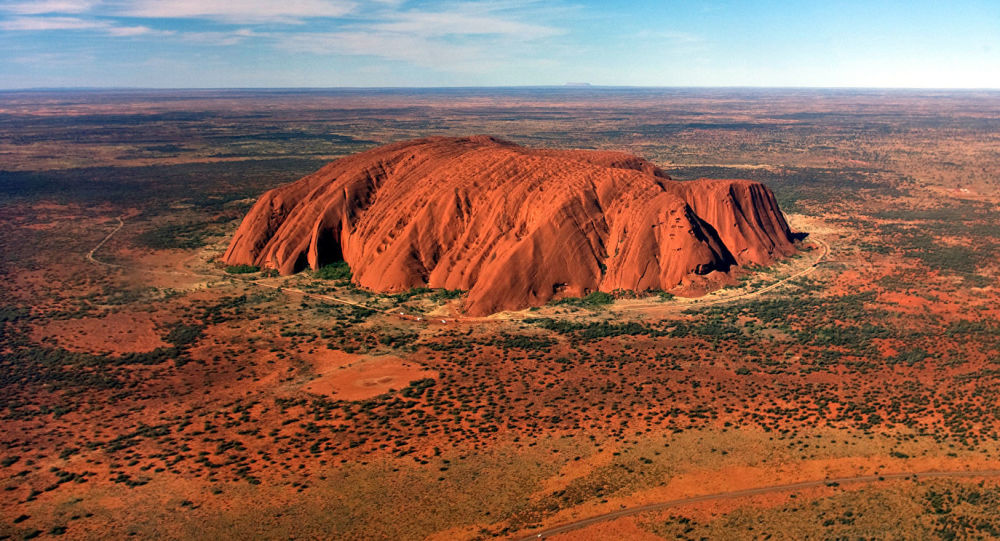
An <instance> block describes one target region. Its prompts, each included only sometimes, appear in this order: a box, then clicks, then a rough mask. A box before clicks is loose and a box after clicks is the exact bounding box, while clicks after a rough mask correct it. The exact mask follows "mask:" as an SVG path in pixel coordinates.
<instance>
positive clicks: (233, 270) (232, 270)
mask: <svg viewBox="0 0 1000 541" xmlns="http://www.w3.org/2000/svg"><path fill="white" fill-rule="evenodd" d="M259 270H260V267H255V266H254V265H229V266H228V267H226V272H228V273H229V274H250V273H251V272H257V271H259Z"/></svg>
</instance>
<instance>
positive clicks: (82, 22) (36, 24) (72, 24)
mask: <svg viewBox="0 0 1000 541" xmlns="http://www.w3.org/2000/svg"><path fill="white" fill-rule="evenodd" d="M0 30H8V31H20V32H46V31H51V30H89V31H94V32H100V33H104V34H107V35H109V36H114V37H132V36H167V35H171V34H173V33H174V32H172V31H169V30H155V29H153V28H150V27H148V26H119V25H116V24H113V23H111V22H110V21H105V20H96V19H81V18H79V17H14V18H13V19H7V20H4V21H0Z"/></svg>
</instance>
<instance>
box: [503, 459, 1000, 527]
mask: <svg viewBox="0 0 1000 541" xmlns="http://www.w3.org/2000/svg"><path fill="white" fill-rule="evenodd" d="M998 476H1000V470H968V471H925V472H898V473H883V474H879V475H861V476H858V477H839V478H833V479H818V480H815V481H801V482H798V483H789V484H786V485H772V486H766V487H758V488H748V489H745V490H734V491H731V492H718V493H715V494H704V495H702V496H692V497H690V498H680V499H676V500H669V501H665V502H659V503H650V504H646V505H641V506H638V507H631V508H627V509H621V510H619V511H612V512H610V513H604V514H603V515H596V516H593V517H589V518H585V519H580V520H577V521H574V522H569V523H566V524H562V525H559V526H554V527H552V528H547V529H544V530H541V531H539V532H535V533H533V534H531V535H529V536H526V537H520V538H517V539H520V540H523V541H528V540H529V539H542V538H546V537H551V536H553V535H557V534H561V533H566V532H571V531H574V530H579V529H581V528H586V527H587V526H592V525H594V524H598V523H601V522H607V521H609V520H615V519H619V518H622V517H628V516H632V515H637V514H639V513H648V512H651V511H662V510H664V509H670V508H673V507H681V506H684V505H691V504H695V503H702V502H710V501H715V500H727V499H734V498H746V497H749V496H759V495H761V494H772V493H776V492H794V491H797V490H803V489H807V488H817V487H822V486H836V485H846V484H854V483H876V482H879V481H888V480H892V479H910V478H913V479H937V478H956V477H957V478H963V477H964V478H969V477H998Z"/></svg>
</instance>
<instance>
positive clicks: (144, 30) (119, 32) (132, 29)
mask: <svg viewBox="0 0 1000 541" xmlns="http://www.w3.org/2000/svg"><path fill="white" fill-rule="evenodd" d="M107 33H108V34H109V35H111V36H116V37H129V36H169V35H172V34H174V33H175V32H173V31H170V30H154V29H152V28H150V27H148V26H111V27H108V28H107Z"/></svg>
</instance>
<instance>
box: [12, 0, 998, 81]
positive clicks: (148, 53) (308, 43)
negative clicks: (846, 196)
mask: <svg viewBox="0 0 1000 541" xmlns="http://www.w3.org/2000/svg"><path fill="white" fill-rule="evenodd" d="M566 83H590V84H593V85H608V86H765V87H767V86H779V87H788V86H791V87H894V88H899V87H906V88H994V89H995V88H1000V0H952V1H941V0H935V1H923V0H912V1H893V2H889V1H879V0H857V1H855V0H846V1H838V0H822V1H821V0H817V1H799V0H786V1H763V0H745V1H738V0H734V1H697V0H688V1H672V0H671V1H652V0H648V1H647V0H635V1H630V2H624V1H615V0H609V1H594V0H576V1H573V0H541V1H533V0H455V1H430V0H374V1H363V0H0V88H7V89H12V88H39V87H44V88H52V87H145V88H151V87H155V88H218V87H223V88H234V87H440V86H534V85H563V84H566Z"/></svg>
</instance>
